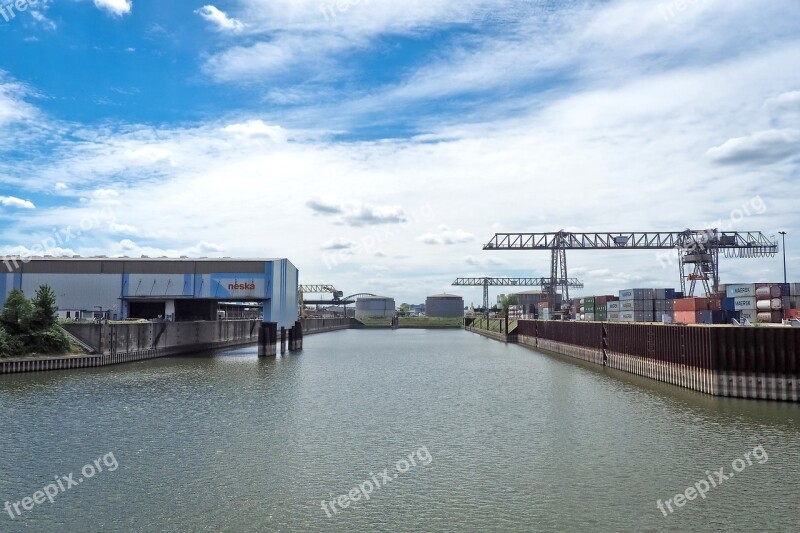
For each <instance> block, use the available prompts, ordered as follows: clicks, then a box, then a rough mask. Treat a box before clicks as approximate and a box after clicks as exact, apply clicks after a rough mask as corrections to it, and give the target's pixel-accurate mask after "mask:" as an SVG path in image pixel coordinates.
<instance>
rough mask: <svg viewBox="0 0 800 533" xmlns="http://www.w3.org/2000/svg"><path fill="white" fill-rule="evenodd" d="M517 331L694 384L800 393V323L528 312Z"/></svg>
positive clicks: (775, 394) (768, 395) (789, 397)
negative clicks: (605, 319) (689, 322)
mask: <svg viewBox="0 0 800 533" xmlns="http://www.w3.org/2000/svg"><path fill="white" fill-rule="evenodd" d="M517 334H518V335H519V336H520V338H524V339H525V344H529V345H534V346H538V347H543V348H545V349H549V350H551V351H557V352H558V353H565V354H567V355H571V356H573V357H578V358H581V359H587V358H586V357H584V356H581V355H575V354H573V351H574V350H572V351H570V350H569V349H567V348H568V347H566V348H565V347H558V346H556V347H554V346H552V345H551V344H549V343H553V342H557V343H563V344H565V345H569V346H573V347H579V348H585V349H589V350H591V351H592V352H593V353H598V351H599V352H600V353H603V354H605V355H606V356H607V360H606V363H607V364H608V365H609V366H611V367H612V368H617V369H620V370H624V371H626V372H631V373H633V374H637V375H641V376H646V377H649V378H652V379H656V380H659V381H664V382H667V383H672V384H675V385H679V386H682V387H686V388H689V389H692V390H697V391H702V392H706V393H710V394H716V395H723V396H736V397H742V398H761V399H771V400H786V401H799V400H800V328H789V327H773V328H770V327H750V328H746V327H738V328H737V327H729V326H719V327H714V326H711V327H697V326H677V325H673V326H671V325H656V324H622V323H619V324H608V323H583V322H554V321H538V320H521V321H520V322H519V325H518V328H517ZM542 341H546V342H542ZM587 360H591V359H587Z"/></svg>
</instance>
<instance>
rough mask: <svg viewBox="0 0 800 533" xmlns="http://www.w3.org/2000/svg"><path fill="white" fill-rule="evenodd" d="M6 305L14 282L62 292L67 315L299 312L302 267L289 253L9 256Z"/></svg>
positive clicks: (3, 280) (1, 300) (275, 316)
mask: <svg viewBox="0 0 800 533" xmlns="http://www.w3.org/2000/svg"><path fill="white" fill-rule="evenodd" d="M3 266H4V272H0V305H2V304H5V300H6V297H7V296H8V293H9V292H10V291H11V290H12V289H22V291H23V292H24V293H25V295H26V296H27V297H29V298H30V297H32V296H33V295H34V294H35V293H36V290H37V289H38V288H39V287H40V286H41V285H49V286H50V287H51V288H52V289H53V291H54V292H55V294H56V303H57V305H58V308H59V315H60V316H61V317H62V318H73V319H82V318H92V317H95V316H102V317H105V318H109V319H112V320H114V319H118V320H124V319H133V318H142V319H157V318H163V319H166V320H175V321H190V320H217V319H219V318H223V317H224V316H225V314H224V311H222V309H223V307H222V305H227V306H228V307H230V306H231V305H232V304H233V305H236V304H239V305H241V306H246V305H249V306H258V307H260V308H261V313H260V316H262V318H263V321H264V322H276V323H277V324H278V327H287V328H289V327H292V326H293V325H294V323H295V321H296V320H297V301H298V298H297V296H298V295H297V289H298V285H297V283H298V271H297V268H295V266H294V265H293V264H292V263H291V262H290V261H289V260H288V259H186V258H183V259H166V258H161V259H150V258H141V259H129V258H105V257H98V258H80V257H75V258H55V257H53V258H49V257H44V258H25V259H24V260H22V259H19V258H17V259H13V258H11V259H6V260H5V261H4V263H3Z"/></svg>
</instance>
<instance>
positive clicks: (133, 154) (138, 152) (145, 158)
mask: <svg viewBox="0 0 800 533" xmlns="http://www.w3.org/2000/svg"><path fill="white" fill-rule="evenodd" d="M125 156H126V157H127V158H128V159H130V160H132V161H135V162H137V163H143V164H149V165H152V164H156V163H162V162H168V163H172V156H173V154H172V152H170V151H169V150H167V149H165V148H161V147H159V146H145V147H142V148H136V149H132V150H126V151H125Z"/></svg>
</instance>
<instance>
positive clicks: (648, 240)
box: [483, 229, 778, 305]
mask: <svg viewBox="0 0 800 533" xmlns="http://www.w3.org/2000/svg"><path fill="white" fill-rule="evenodd" d="M483 249H484V250H550V253H551V265H550V279H551V283H550V284H549V285H548V290H549V291H550V294H549V299H550V300H551V305H553V303H554V302H555V292H556V288H561V289H562V291H563V292H564V294H568V290H569V287H568V286H567V284H566V283H564V281H565V280H566V279H567V254H566V251H567V250H670V249H672V250H676V251H677V254H678V260H679V269H680V279H681V290H682V292H683V293H684V294H686V295H687V296H693V295H694V291H695V286H696V284H697V282H698V281H701V282H702V283H703V287H704V288H705V290H706V293H707V294H710V293H711V292H712V288H713V292H715V293H716V292H717V291H718V290H719V253H720V251H722V252H723V254H724V256H725V257H741V258H754V257H774V256H775V254H776V253H778V243H777V241H774V240H771V239H769V238H768V237H767V236H766V235H764V234H763V233H762V232H760V231H719V230H718V229H705V230H689V229H687V230H684V231H674V232H619V233H617V232H610V233H573V232H569V231H564V230H561V231H557V232H554V233H497V234H495V236H494V238H492V240H491V241H489V243H487V244H486V245H485V246H484V247H483ZM687 266H688V268H689V269H690V270H691V272H690V273H689V274H688V275H687V274H686V270H687ZM687 281H688V282H690V283H689V289H688V292H687V288H686V282H687ZM709 282H711V283H709Z"/></svg>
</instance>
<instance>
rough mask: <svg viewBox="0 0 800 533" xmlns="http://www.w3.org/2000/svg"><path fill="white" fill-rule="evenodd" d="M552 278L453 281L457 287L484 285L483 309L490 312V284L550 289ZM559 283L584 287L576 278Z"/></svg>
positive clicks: (462, 279) (573, 286) (486, 278)
mask: <svg viewBox="0 0 800 533" xmlns="http://www.w3.org/2000/svg"><path fill="white" fill-rule="evenodd" d="M552 281H553V280H552V279H550V278H489V277H483V278H458V279H456V280H455V281H454V282H453V285H454V286H457V287H483V309H484V311H485V312H486V313H488V312H489V286H493V287H542V288H545V289H548V290H549V287H550V285H551V283H552ZM556 281H557V282H558V283H559V284H563V285H566V286H567V287H572V288H575V289H582V288H583V282H582V281H580V280H578V279H575V278H569V279H563V280H561V279H559V280H556Z"/></svg>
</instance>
